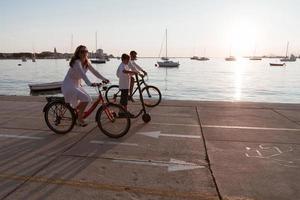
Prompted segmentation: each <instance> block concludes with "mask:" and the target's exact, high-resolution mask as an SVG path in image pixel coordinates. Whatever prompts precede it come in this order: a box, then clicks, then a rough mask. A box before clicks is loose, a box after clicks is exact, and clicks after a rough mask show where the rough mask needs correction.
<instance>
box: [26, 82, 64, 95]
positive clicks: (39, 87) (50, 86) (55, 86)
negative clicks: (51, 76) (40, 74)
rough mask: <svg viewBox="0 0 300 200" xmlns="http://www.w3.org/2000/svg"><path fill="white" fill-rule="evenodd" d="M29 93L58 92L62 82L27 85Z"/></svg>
mask: <svg viewBox="0 0 300 200" xmlns="http://www.w3.org/2000/svg"><path fill="white" fill-rule="evenodd" d="M28 86H29V88H30V91H31V92H42V91H49V90H60V89H61V86H62V82H61V81H59V82H51V83H40V84H28Z"/></svg>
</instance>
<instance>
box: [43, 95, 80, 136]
mask: <svg viewBox="0 0 300 200" xmlns="http://www.w3.org/2000/svg"><path fill="white" fill-rule="evenodd" d="M44 117H45V121H46V124H47V126H48V127H49V128H50V129H51V130H52V131H54V132H55V133H58V134H65V133H68V132H70V131H71V130H72V129H73V127H74V125H75V121H76V116H75V113H74V111H73V109H72V108H71V107H70V106H69V105H67V104H66V103H64V102H61V101H53V102H51V103H49V105H47V107H46V108H45V114H44Z"/></svg>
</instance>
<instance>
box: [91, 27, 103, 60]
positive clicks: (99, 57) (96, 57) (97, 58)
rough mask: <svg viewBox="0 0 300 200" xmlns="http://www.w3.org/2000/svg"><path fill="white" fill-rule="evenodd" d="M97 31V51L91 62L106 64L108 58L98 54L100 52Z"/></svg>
mask: <svg viewBox="0 0 300 200" xmlns="http://www.w3.org/2000/svg"><path fill="white" fill-rule="evenodd" d="M97 36H98V35H97V32H96V34H95V40H96V51H95V54H94V57H95V59H91V63H94V64H104V63H106V60H105V58H103V57H101V56H102V55H98V54H99V53H97V39H98V37H97Z"/></svg>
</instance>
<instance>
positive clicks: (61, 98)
mask: <svg viewBox="0 0 300 200" xmlns="http://www.w3.org/2000/svg"><path fill="white" fill-rule="evenodd" d="M46 100H47V102H48V103H49V102H52V101H63V102H64V101H65V98H64V97H46Z"/></svg>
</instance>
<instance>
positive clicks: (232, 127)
mask: <svg viewBox="0 0 300 200" xmlns="http://www.w3.org/2000/svg"><path fill="white" fill-rule="evenodd" d="M202 127H203V128H224V129H248V130H272V131H300V129H297V128H272V127H270V128H269V127H255V126H218V125H202Z"/></svg>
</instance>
